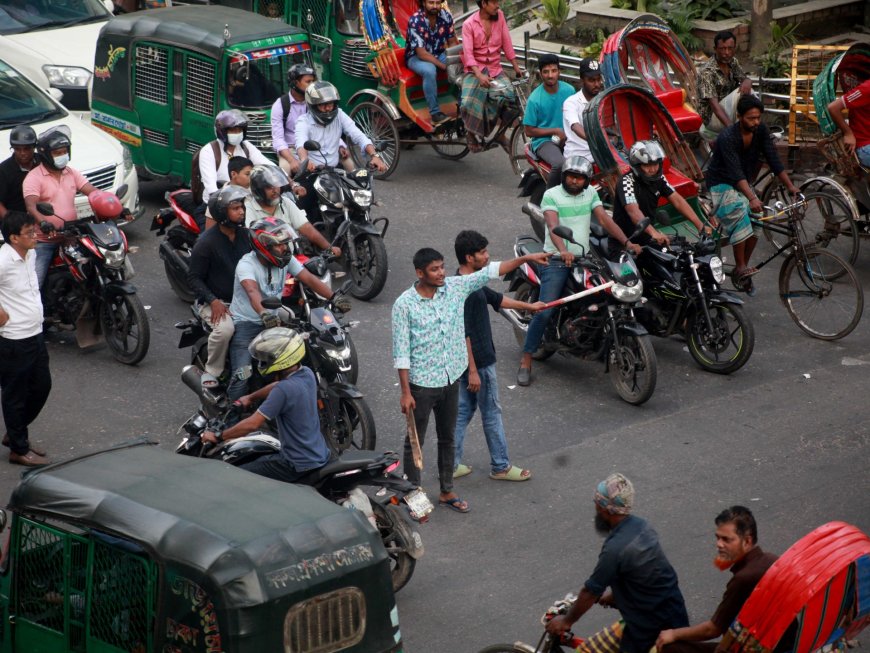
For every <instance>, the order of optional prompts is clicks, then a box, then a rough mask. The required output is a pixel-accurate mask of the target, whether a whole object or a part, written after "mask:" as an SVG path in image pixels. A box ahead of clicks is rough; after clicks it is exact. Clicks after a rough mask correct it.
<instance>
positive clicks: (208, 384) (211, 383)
mask: <svg viewBox="0 0 870 653" xmlns="http://www.w3.org/2000/svg"><path fill="white" fill-rule="evenodd" d="M201 383H202V387H203V388H205V389H206V390H214V389H215V388H216V387H218V385H220V383H219V382H218V380H217V377H216V376H214V375H213V374H209V373H208V372H205V373H204V374H203V375H202V380H201Z"/></svg>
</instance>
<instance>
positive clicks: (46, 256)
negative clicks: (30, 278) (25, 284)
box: [36, 243, 57, 288]
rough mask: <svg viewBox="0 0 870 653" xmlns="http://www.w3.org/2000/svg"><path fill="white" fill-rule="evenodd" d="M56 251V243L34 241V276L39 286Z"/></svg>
mask: <svg viewBox="0 0 870 653" xmlns="http://www.w3.org/2000/svg"><path fill="white" fill-rule="evenodd" d="M56 253H57V243H36V278H37V279H38V280H39V287H40V288H42V284H43V282H44V281H45V277H46V275H48V268H50V267H51V261H52V259H54V255H55V254H56Z"/></svg>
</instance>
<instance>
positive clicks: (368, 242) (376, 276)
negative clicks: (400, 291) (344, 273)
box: [348, 234, 387, 301]
mask: <svg viewBox="0 0 870 653" xmlns="http://www.w3.org/2000/svg"><path fill="white" fill-rule="evenodd" d="M354 244H355V245H356V253H357V262H356V264H354V263H353V262H349V263H348V267H349V268H350V269H349V270H348V272H349V273H350V278H351V280H352V281H353V285H351V287H350V294H351V295H352V296H353V297H356V298H357V299H362V300H363V301H367V300H369V299H374V298H375V297H377V296H378V294H379V293H380V292H381V291H382V290H383V289H384V285H385V284H386V283H387V248H386V246H385V245H384V239H383V238H381V237H380V236H375V235H373V234H363V235H362V236H359V237H358V238H357V239H356V242H355V243H354Z"/></svg>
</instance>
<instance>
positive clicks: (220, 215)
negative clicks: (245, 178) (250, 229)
mask: <svg viewBox="0 0 870 653" xmlns="http://www.w3.org/2000/svg"><path fill="white" fill-rule="evenodd" d="M247 196H248V193H247V191H245V189H244V188H242V187H241V186H235V185H233V184H227V185H226V186H224V187H223V188H221V189H220V190H218V191H215V192H214V193H212V194H211V195H210V196H209V198H208V212H209V213H210V214H211V217H212V219H213V220H214V221H215V222H217V223H218V224H219V225H232V226H234V227H236V229H238V228H240V227H241V226H243V225H244V224H245V221H244V220H242V221H240V222H231V221H230V217H229V213H228V212H227V209H229V208H230V204H232V203H233V202H241V203H242V204H244V202H245V198H246V197H247Z"/></svg>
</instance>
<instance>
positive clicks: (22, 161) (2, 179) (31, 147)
mask: <svg viewBox="0 0 870 653" xmlns="http://www.w3.org/2000/svg"><path fill="white" fill-rule="evenodd" d="M9 145H11V146H12V156H10V157H9V158H8V159H6V160H5V161H4V162H3V163H0V220H2V219H3V218H4V217H6V214H7V213H8V212H9V211H26V210H27V207H26V206H25V204H24V191H23V188H22V186H23V184H24V178H25V177H26V176H27V173H28V172H30V171H31V170H33V169H34V168H35V167H36V166H37V165H39V162H38V161H37V159H36V132H35V131H33V127H29V126H27V125H18V126H17V127H13V128H12V131H11V132H10V133H9Z"/></svg>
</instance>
